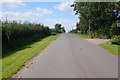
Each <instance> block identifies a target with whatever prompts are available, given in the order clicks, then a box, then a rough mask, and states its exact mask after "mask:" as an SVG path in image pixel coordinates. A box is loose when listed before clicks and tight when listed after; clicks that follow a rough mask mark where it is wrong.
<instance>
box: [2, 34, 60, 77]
mask: <svg viewBox="0 0 120 80" xmlns="http://www.w3.org/2000/svg"><path fill="white" fill-rule="evenodd" d="M59 35H60V34H57V35H51V36H48V37H46V38H43V39H40V40H38V41H37V42H34V43H32V44H30V45H27V46H24V47H22V48H20V49H19V50H17V51H14V52H12V53H11V54H10V55H9V56H6V57H4V58H3V59H2V63H3V64H2V78H10V77H11V76H12V75H13V74H14V73H16V72H17V71H18V70H19V69H20V68H21V67H22V65H24V62H25V61H27V60H28V59H31V58H32V57H33V56H35V55H36V54H37V53H38V52H39V51H41V50H42V49H43V48H45V47H46V46H47V45H48V44H49V43H50V42H52V41H53V40H55V39H56V38H57V37H58V36H59Z"/></svg>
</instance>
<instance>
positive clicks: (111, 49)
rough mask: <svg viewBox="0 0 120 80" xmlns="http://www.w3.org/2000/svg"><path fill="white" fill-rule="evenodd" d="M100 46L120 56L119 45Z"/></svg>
mask: <svg viewBox="0 0 120 80" xmlns="http://www.w3.org/2000/svg"><path fill="white" fill-rule="evenodd" d="M98 46H101V47H102V48H104V49H106V50H108V51H110V52H112V53H113V54H114V55H118V47H119V46H118V45H115V44H109V43H108V42H107V43H103V44H99V45H98ZM119 54H120V53H119Z"/></svg>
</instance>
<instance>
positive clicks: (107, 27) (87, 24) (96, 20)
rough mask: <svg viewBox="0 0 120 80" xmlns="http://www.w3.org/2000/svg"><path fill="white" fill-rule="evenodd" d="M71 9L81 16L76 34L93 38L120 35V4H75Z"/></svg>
mask: <svg viewBox="0 0 120 80" xmlns="http://www.w3.org/2000/svg"><path fill="white" fill-rule="evenodd" d="M71 7H73V8H74V11H75V12H76V14H77V15H79V17H78V18H79V19H80V20H79V22H78V23H77V28H76V29H75V30H74V31H75V32H78V31H80V33H81V34H89V36H90V37H91V38H111V37H113V36H118V35H120V33H119V31H120V27H117V20H119V19H120V15H119V14H120V2H74V4H73V5H71Z"/></svg>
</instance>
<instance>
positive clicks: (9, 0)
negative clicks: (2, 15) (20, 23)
mask: <svg viewBox="0 0 120 80" xmlns="http://www.w3.org/2000/svg"><path fill="white" fill-rule="evenodd" d="M0 6H2V7H10V8H16V7H19V6H25V4H24V3H23V2H22V1H21V0H2V5H0Z"/></svg>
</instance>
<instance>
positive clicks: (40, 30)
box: [2, 21, 51, 57]
mask: <svg viewBox="0 0 120 80" xmlns="http://www.w3.org/2000/svg"><path fill="white" fill-rule="evenodd" d="M50 33H51V32H50V29H49V27H47V26H44V25H42V24H35V23H28V22H24V23H21V22H19V23H18V22H17V21H12V22H8V21H4V22H2V44H3V45H2V47H3V57H4V56H6V55H7V54H8V53H9V52H10V51H13V50H15V49H18V48H20V47H22V46H25V45H26V44H29V43H31V42H34V41H36V40H38V39H40V38H43V37H46V36H48V35H50Z"/></svg>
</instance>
